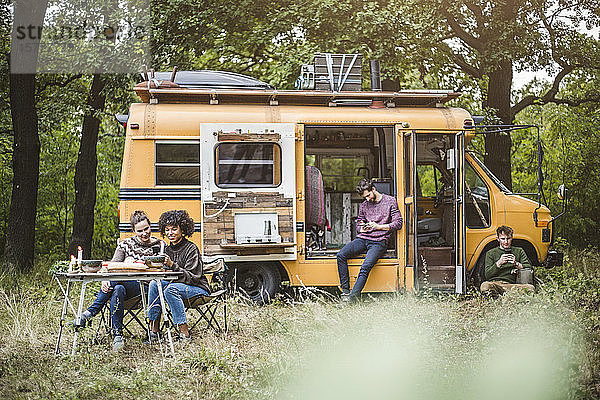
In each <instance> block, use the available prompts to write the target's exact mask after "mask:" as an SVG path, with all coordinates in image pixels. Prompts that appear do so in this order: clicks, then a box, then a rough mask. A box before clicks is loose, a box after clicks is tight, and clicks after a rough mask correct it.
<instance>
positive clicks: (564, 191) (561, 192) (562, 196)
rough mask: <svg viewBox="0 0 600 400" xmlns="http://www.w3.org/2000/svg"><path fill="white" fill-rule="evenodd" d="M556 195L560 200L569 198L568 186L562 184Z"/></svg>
mask: <svg viewBox="0 0 600 400" xmlns="http://www.w3.org/2000/svg"><path fill="white" fill-rule="evenodd" d="M556 196H557V197H558V199H559V200H565V199H566V198H567V188H566V187H565V185H560V186H559V187H558V190H557V192H556Z"/></svg>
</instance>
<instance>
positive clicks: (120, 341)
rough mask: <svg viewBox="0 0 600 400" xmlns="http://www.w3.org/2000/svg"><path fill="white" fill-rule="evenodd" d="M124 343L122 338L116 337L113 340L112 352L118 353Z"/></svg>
mask: <svg viewBox="0 0 600 400" xmlns="http://www.w3.org/2000/svg"><path fill="white" fill-rule="evenodd" d="M124 345H125V342H124V341H123V336H121V335H116V336H115V338H114V339H113V351H119V350H121V349H122V348H123V346H124Z"/></svg>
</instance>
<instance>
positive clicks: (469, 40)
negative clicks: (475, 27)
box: [442, 9, 483, 53]
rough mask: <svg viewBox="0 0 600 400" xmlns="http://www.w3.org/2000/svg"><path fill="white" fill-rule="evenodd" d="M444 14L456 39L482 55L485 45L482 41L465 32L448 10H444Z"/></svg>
mask: <svg viewBox="0 0 600 400" xmlns="http://www.w3.org/2000/svg"><path fill="white" fill-rule="evenodd" d="M442 14H443V15H444V17H445V18H446V20H447V21H448V25H450V28H451V29H452V31H453V32H454V34H455V35H456V37H458V38H459V39H460V40H462V41H463V42H465V43H466V44H467V45H468V46H470V47H472V48H473V49H475V50H477V51H478V52H480V53H481V52H482V51H483V43H481V40H479V39H478V38H476V37H475V36H473V35H471V34H470V33H468V32H467V31H465V30H464V29H463V28H462V27H461V26H460V24H459V23H458V21H456V20H455V19H454V17H453V15H452V14H450V12H448V10H446V9H444V10H442Z"/></svg>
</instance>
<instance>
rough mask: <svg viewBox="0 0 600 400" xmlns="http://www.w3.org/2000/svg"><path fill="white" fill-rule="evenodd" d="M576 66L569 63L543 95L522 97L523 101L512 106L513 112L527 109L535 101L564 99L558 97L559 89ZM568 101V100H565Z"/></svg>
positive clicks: (541, 102)
mask: <svg viewBox="0 0 600 400" xmlns="http://www.w3.org/2000/svg"><path fill="white" fill-rule="evenodd" d="M574 69H575V68H573V67H571V66H569V65H567V66H566V67H564V68H563V69H562V70H561V71H560V72H559V73H558V74H557V75H556V77H555V78H554V81H553V82H552V86H551V87H550V89H548V91H547V92H546V93H545V94H544V95H543V96H535V95H528V96H525V97H524V98H523V99H521V101H519V102H518V103H517V104H515V105H514V106H512V107H511V113H512V115H516V114H517V113H518V112H519V111H522V110H523V109H525V108H526V107H528V106H530V105H532V104H534V103H538V104H546V103H556V102H557V101H563V100H561V99H557V98H556V95H557V94H558V90H559V89H560V83H561V82H562V80H563V78H564V77H565V76H567V75H568V74H570V73H571V72H572V71H573V70H574ZM564 101H566V100H564Z"/></svg>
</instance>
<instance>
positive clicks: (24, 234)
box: [3, 0, 48, 271]
mask: <svg viewBox="0 0 600 400" xmlns="http://www.w3.org/2000/svg"><path fill="white" fill-rule="evenodd" d="M47 5H48V0H17V1H15V2H14V4H13V7H14V23H13V30H12V33H11V58H10V64H11V73H10V83H9V85H10V112H11V117H12V124H13V130H14V143H13V158H12V164H13V187H12V194H11V199H10V209H9V214H8V223H7V228H6V243H5V245H4V255H3V262H4V266H5V268H6V269H7V270H9V271H11V270H12V271H26V270H28V269H31V267H32V266H33V261H34V252H35V217H36V211H37V193H38V179H39V169H40V138H39V134H38V120H37V110H36V103H35V71H36V66H37V60H38V54H39V39H40V36H41V27H42V25H43V22H44V16H45V14H46V8H47ZM17 27H33V28H34V29H32V30H28V33H29V35H27V36H25V37H21V36H20V35H19V32H18V31H17Z"/></svg>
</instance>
